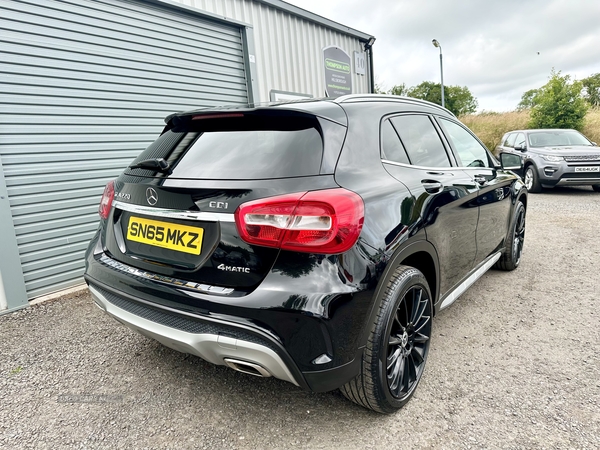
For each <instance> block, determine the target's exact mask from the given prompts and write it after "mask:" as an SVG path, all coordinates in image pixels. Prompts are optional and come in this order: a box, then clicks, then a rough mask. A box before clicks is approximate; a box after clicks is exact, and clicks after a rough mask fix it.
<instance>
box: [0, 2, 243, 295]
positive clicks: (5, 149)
mask: <svg viewBox="0 0 600 450" xmlns="http://www.w3.org/2000/svg"><path fill="white" fill-rule="evenodd" d="M243 54H244V53H243V42H242V32H241V29H240V28H239V27H238V26H234V25H232V26H228V25H224V24H222V23H218V22H213V21H208V20H207V21H203V20H200V19H198V18H197V17H195V16H192V15H189V14H186V13H185V12H182V13H177V12H174V11H173V10H171V9H164V8H160V7H156V6H152V5H149V4H147V3H141V2H136V1H126V0H93V1H92V0H64V1H56V0H18V1H16V0H15V1H7V0H2V1H1V2H0V144H1V145H0V162H1V166H0V170H3V171H4V177H5V180H6V186H7V191H8V195H9V199H10V207H11V213H12V217H13V222H14V228H15V233H16V236H17V243H18V247H19V254H20V258H21V264H22V268H23V273H24V277H25V285H26V288H27V295H28V296H29V297H30V298H31V297H36V296H39V295H43V294H46V293H49V292H52V291H56V290H59V289H62V288H65V287H69V286H72V285H74V284H76V283H78V282H81V281H82V279H81V275H82V273H83V253H84V249H85V248H86V246H87V243H88V241H89V240H90V238H91V236H92V235H93V233H94V231H95V229H96V227H97V219H98V216H97V208H98V202H99V198H100V195H101V193H102V190H103V187H104V185H105V184H106V182H107V181H108V180H110V179H112V178H114V177H115V176H116V175H118V174H119V173H120V172H121V171H122V170H123V168H124V167H125V166H126V165H127V164H128V163H129V162H130V161H131V160H132V159H133V158H134V157H135V156H137V154H138V153H139V152H140V151H141V150H143V149H144V148H145V147H146V146H147V145H148V144H149V143H150V142H151V141H152V140H154V139H155V138H156V136H157V135H158V134H159V133H160V131H161V130H162V127H163V126H164V123H163V118H164V116H165V115H167V114H169V113H171V112H173V111H178V110H184V109H190V108H197V107H202V106H212V105H222V104H235V103H237V104H239V103H246V102H247V86H246V74H245V69H244V67H245V65H244V64H245V62H244V56H243ZM2 239H3V238H2V237H0V244H1V243H2ZM1 256H2V255H1V253H0V257H1Z"/></svg>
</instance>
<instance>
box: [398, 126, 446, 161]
mask: <svg viewBox="0 0 600 450" xmlns="http://www.w3.org/2000/svg"><path fill="white" fill-rule="evenodd" d="M390 120H391V121H392V123H393V124H394V128H395V129H396V131H397V132H398V135H399V136H400V139H401V141H402V144H404V148H405V149H406V152H407V153H408V157H409V158H410V162H411V164H413V165H415V166H424V167H450V165H451V164H450V159H449V158H448V154H447V153H446V149H445V148H444V144H442V140H441V139H440V136H439V134H438V132H437V131H436V129H435V127H434V126H433V123H432V122H431V120H430V118H429V117H428V116H425V115H403V116H396V117H392V118H391V119H390Z"/></svg>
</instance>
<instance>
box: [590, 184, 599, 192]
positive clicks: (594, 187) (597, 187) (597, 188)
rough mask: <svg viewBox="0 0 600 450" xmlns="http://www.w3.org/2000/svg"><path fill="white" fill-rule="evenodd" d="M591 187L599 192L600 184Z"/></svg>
mask: <svg viewBox="0 0 600 450" xmlns="http://www.w3.org/2000/svg"><path fill="white" fill-rule="evenodd" d="M592 189H593V190H595V191H596V192H600V184H594V185H592Z"/></svg>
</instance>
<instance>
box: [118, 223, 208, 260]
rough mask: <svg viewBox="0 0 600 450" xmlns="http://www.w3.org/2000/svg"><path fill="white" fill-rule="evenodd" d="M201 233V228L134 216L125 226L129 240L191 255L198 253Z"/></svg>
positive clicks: (200, 245) (202, 231) (200, 244)
mask: <svg viewBox="0 0 600 450" xmlns="http://www.w3.org/2000/svg"><path fill="white" fill-rule="evenodd" d="M203 235H204V230H203V229H202V228H196V227H188V226H186V225H179V224H177V223H168V222H161V221H159V220H150V219H142V218H141V217H134V216H131V217H130V218H129V225H128V226H127V239H128V240H130V241H135V242H141V243H142V244H148V245H153V246H155V247H162V248H168V249H171V250H175V251H177V252H184V253H191V254H193V255H199V254H200V250H202V237H203Z"/></svg>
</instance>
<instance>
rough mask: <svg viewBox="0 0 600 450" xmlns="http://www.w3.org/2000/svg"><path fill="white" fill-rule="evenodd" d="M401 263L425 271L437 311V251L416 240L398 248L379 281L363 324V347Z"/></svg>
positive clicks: (438, 276)
mask: <svg viewBox="0 0 600 450" xmlns="http://www.w3.org/2000/svg"><path fill="white" fill-rule="evenodd" d="M400 265H407V266H411V267H414V268H415V269H418V270H419V271H421V273H423V275H424V276H425V279H426V280H427V283H428V284H429V289H430V291H431V295H432V297H433V298H432V303H433V305H432V306H434V308H433V310H434V311H435V305H436V304H437V301H438V299H439V298H440V293H439V285H440V283H439V278H440V270H439V260H438V255H437V251H436V250H435V247H434V246H433V245H432V244H431V243H430V242H429V241H426V240H419V241H415V242H412V243H409V244H407V245H405V246H403V247H402V248H400V249H398V250H397V251H396V253H394V255H393V256H392V257H391V258H390V260H389V262H388V263H387V265H386V268H385V270H384V273H383V275H382V276H381V278H380V279H379V283H378V284H377V288H376V289H375V293H374V295H373V298H374V301H373V302H372V304H371V309H370V311H369V315H368V317H367V320H366V321H365V323H364V326H363V331H362V335H361V340H360V347H361V348H362V347H363V346H364V345H366V342H367V338H368V336H369V330H370V324H372V323H373V321H374V320H375V317H376V315H377V312H378V311H379V306H380V305H381V301H382V299H383V294H384V292H385V288H386V286H387V284H388V282H389V281H390V278H391V277H392V275H393V274H394V272H395V270H396V269H397V268H398V266H400ZM434 314H435V312H434Z"/></svg>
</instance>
